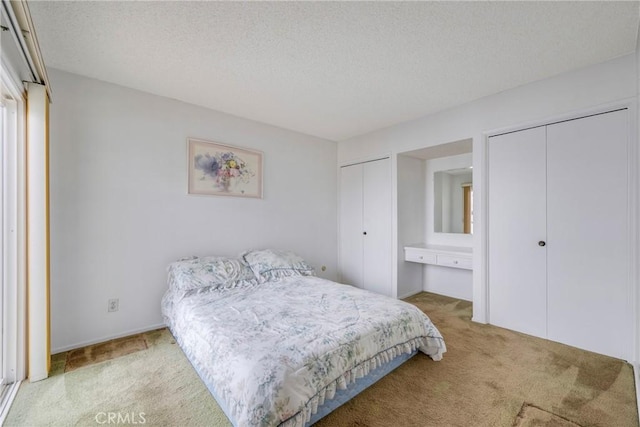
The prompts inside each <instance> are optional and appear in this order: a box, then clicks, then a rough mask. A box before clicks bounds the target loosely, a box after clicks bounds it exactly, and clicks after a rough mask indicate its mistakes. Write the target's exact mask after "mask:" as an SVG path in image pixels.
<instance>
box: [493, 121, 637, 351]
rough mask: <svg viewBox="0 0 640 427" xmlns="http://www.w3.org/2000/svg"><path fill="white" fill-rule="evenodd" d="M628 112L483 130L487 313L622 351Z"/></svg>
mask: <svg viewBox="0 0 640 427" xmlns="http://www.w3.org/2000/svg"><path fill="white" fill-rule="evenodd" d="M628 121H629V118H628V111H627V110H626V109H621V110H617V111H612V112H607V113H603V114H596V115H592V116H588V117H582V118H578V119H574V120H567V121H562V122H558V123H552V124H548V125H546V126H539V127H535V128H530V129H526V130H521V131H516V132H511V133H506V134H502V135H497V136H492V137H490V138H489V143H488V167H489V168H488V193H489V195H488V201H489V203H488V227H489V229H488V283H489V321H490V323H492V324H494V325H497V326H502V327H505V328H509V329H513V330H516V331H520V332H524V333H527V334H531V335H535V336H538V337H542V338H548V339H550V340H553V341H557V342H561V343H565V344H569V345H572V346H575V347H579V348H582V349H586V350H590V351H594V352H597V353H602V354H606V355H610V356H613V357H618V358H622V359H627V360H631V358H632V357H631V356H632V343H633V339H632V338H633V337H632V330H631V329H632V325H633V319H632V305H631V296H632V292H631V286H630V285H631V279H630V277H631V267H630V264H631V259H630V256H631V255H630V254H631V249H630V248H631V245H630V240H629V239H630V232H631V229H630V218H629V170H628V156H629V153H628V149H629V144H628V138H629V123H628Z"/></svg>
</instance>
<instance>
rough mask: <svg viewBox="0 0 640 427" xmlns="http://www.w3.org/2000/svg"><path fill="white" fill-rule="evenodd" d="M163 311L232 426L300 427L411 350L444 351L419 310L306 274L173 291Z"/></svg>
mask: <svg viewBox="0 0 640 427" xmlns="http://www.w3.org/2000/svg"><path fill="white" fill-rule="evenodd" d="M162 310H163V315H164V317H165V320H166V322H167V325H168V326H169V328H170V329H171V332H172V333H173V334H174V336H175V337H176V340H177V342H178V343H179V345H180V346H181V348H182V349H183V351H184V353H185V354H186V355H187V358H188V359H189V360H190V362H191V363H192V365H193V366H194V367H195V368H196V371H197V372H198V373H199V375H200V377H201V378H202V380H203V381H204V383H205V384H206V386H207V388H208V389H209V390H210V391H211V393H212V395H213V396H214V397H215V398H216V400H217V401H218V403H219V404H220V406H221V407H222V409H223V410H224V412H225V414H226V415H227V417H228V418H229V419H230V420H231V422H232V423H233V424H234V425H235V426H236V427H240V426H283V427H290V426H296V427H302V426H304V425H305V424H307V423H309V422H310V421H311V420H312V417H313V419H314V420H315V419H317V417H314V414H318V408H319V407H320V408H322V406H323V405H324V404H325V401H328V400H331V399H333V398H334V397H335V395H336V392H339V391H340V390H348V389H349V386H350V385H351V384H353V383H356V381H357V380H358V379H360V378H364V377H366V376H367V375H369V374H370V373H371V372H372V371H376V370H379V368H381V367H383V366H392V364H391V362H392V361H394V360H396V359H397V358H399V357H402V359H406V357H407V356H408V355H411V354H412V353H414V352H416V351H420V352H422V353H424V354H426V355H428V356H430V357H431V358H432V359H434V360H440V359H441V358H442V354H443V353H444V352H445V351H446V346H445V344H444V340H443V338H442V336H441V335H440V333H439V331H438V330H437V328H436V327H435V326H434V325H433V323H432V322H431V320H430V319H429V318H428V316H426V315H425V314H424V313H423V312H422V311H420V310H419V309H418V308H417V307H415V306H413V305H411V304H408V303H405V302H403V301H399V300H394V299H391V298H388V297H386V296H382V295H378V294H374V293H371V292H368V291H364V290H361V289H358V288H354V287H351V286H348V285H342V284H338V283H335V282H331V281H328V280H324V279H321V278H318V277H313V276H308V277H307V276H293V277H284V278H280V279H278V280H272V281H267V282H264V283H259V284H251V285H248V284H247V285H245V286H238V287H235V288H231V289H198V290H194V291H190V292H186V293H185V292H172V290H171V289H170V290H169V291H168V292H167V294H166V295H165V297H164V298H163V306H162ZM384 372H386V371H384ZM364 383H366V381H364ZM321 412H322V410H321Z"/></svg>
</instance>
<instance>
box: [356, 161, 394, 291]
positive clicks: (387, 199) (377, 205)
mask: <svg viewBox="0 0 640 427" xmlns="http://www.w3.org/2000/svg"><path fill="white" fill-rule="evenodd" d="M363 167H364V169H363V176H364V179H363V194H364V196H363V211H362V212H363V228H362V237H363V241H364V247H363V249H364V256H363V258H364V260H363V261H364V263H363V266H364V268H363V283H364V288H365V289H367V290H370V291H373V292H377V293H379V294H383V295H387V296H393V295H392V292H391V167H390V160H389V159H382V160H376V161H374V162H368V163H364V164H363Z"/></svg>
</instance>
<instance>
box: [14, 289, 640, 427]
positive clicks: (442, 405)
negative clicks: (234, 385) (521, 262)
mask: <svg viewBox="0 0 640 427" xmlns="http://www.w3.org/2000/svg"><path fill="white" fill-rule="evenodd" d="M408 301H410V302H412V303H414V304H416V305H417V306H419V307H420V308H422V309H423V310H425V311H426V312H427V313H428V314H429V315H430V317H431V318H432V319H433V321H434V323H435V324H436V325H437V326H438V328H439V329H440V331H441V332H442V334H443V335H444V337H445V340H446V342H447V347H448V352H447V353H446V354H445V356H444V359H443V360H442V361H440V362H434V361H432V360H431V359H429V358H428V357H426V356H424V355H421V354H419V355H418V356H416V357H414V358H413V359H411V360H409V361H408V362H407V363H405V364H404V365H402V366H401V367H400V368H398V369H397V370H396V371H394V372H393V373H391V374H390V375H388V376H387V377H385V378H383V379H382V380H381V381H379V382H378V383H376V384H375V385H373V386H372V387H370V388H369V389H367V390H365V391H364V392H363V393H362V394H360V395H359V396H357V397H356V398H354V399H353V400H351V401H350V402H347V403H346V404H345V405H344V406H342V407H341V408H339V409H338V410H336V411H335V412H333V413H332V414H329V416H327V417H326V418H324V419H323V420H321V421H320V422H319V423H318V424H316V425H317V426H318V427H334V426H359V427H365V426H368V427H377V426H380V427H382V426H384V427H387V426H416V427H418V426H420V427H422V426H425V427H428V426H437V427H441V426H464V427H469V426H487V427H489V426H505V427H507V426H518V427H525V426H526V427H532V426H557V427H576V426H581V427H587V426H603V427H609V426H620V427H626V426H629V427H637V426H638V414H637V410H636V401H635V391H634V390H635V389H634V381H633V372H632V369H631V367H630V366H629V365H628V364H627V363H625V362H623V361H620V360H617V359H612V358H609V357H605V356H600V355H596V354H593V353H589V352H585V351H581V350H577V349H574V348H571V347H568V346H564V345H562V344H557V343H552V342H548V341H545V340H541V339H537V338H533V337H529V336H526V335H522V334H518V333H516V332H511V331H507V330H504V329H501V328H496V327H493V326H488V325H479V324H475V323H472V322H470V317H471V304H470V303H468V302H462V301H457V300H454V299H451V298H446V297H442V296H437V295H433V294H427V293H421V294H419V295H416V296H414V297H412V298H409V299H408ZM145 340H146V342H147V343H148V347H149V348H148V349H145V350H140V351H136V352H135V353H132V354H129V355H126V356H122V357H119V358H116V359H113V360H109V361H105V362H101V363H97V364H94V365H90V366H85V367H82V368H79V369H76V370H74V371H71V372H68V373H63V371H64V365H65V364H66V358H60V357H58V359H54V365H55V366H56V373H55V374H54V375H52V377H51V378H49V379H47V380H45V381H40V382H37V383H33V384H28V383H27V384H24V385H23V386H22V387H21V388H20V391H19V393H18V396H17V399H16V402H15V404H14V406H13V407H12V409H11V411H10V413H9V417H8V419H7V421H6V423H5V425H7V426H40V425H54V426H72V425H73V426H85V425H86V426H96V425H101V424H102V425H108V424H107V423H104V422H103V423H99V421H105V420H107V418H106V417H107V416H108V414H111V413H112V414H116V415H119V416H120V420H121V421H124V420H125V419H126V420H128V421H129V423H128V424H129V425H132V424H142V422H141V421H142V420H141V418H140V414H144V415H143V418H144V421H145V422H144V424H145V425H158V426H229V425H230V423H229V422H228V420H227V419H226V418H225V417H224V414H223V413H222V411H221V410H220V408H219V407H218V405H217V404H216V403H215V401H214V400H213V399H212V398H211V396H210V394H209V392H208V391H207V390H206V388H205V387H204V385H203V384H202V382H201V381H199V379H198V378H197V375H196V374H195V372H194V371H193V369H192V368H191V366H190V365H189V363H188V361H187V360H186V358H185V357H184V355H183V354H182V352H181V351H180V349H179V348H178V347H177V346H176V344H175V342H174V341H173V339H172V337H171V336H170V334H169V333H168V332H167V331H166V330H161V331H156V332H153V333H149V334H145ZM116 415H114V417H115V416H116ZM96 417H97V418H96ZM127 417H128V418H127ZM114 420H117V419H116V418H114ZM132 421H134V422H132ZM119 424H120V425H123V424H126V423H123V422H120V423H119Z"/></svg>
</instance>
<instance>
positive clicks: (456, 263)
mask: <svg viewBox="0 0 640 427" xmlns="http://www.w3.org/2000/svg"><path fill="white" fill-rule="evenodd" d="M437 264H438V265H442V266H444V267H453V268H465V269H467V270H471V269H473V263H472V261H471V258H466V257H458V256H452V255H438V260H437Z"/></svg>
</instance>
